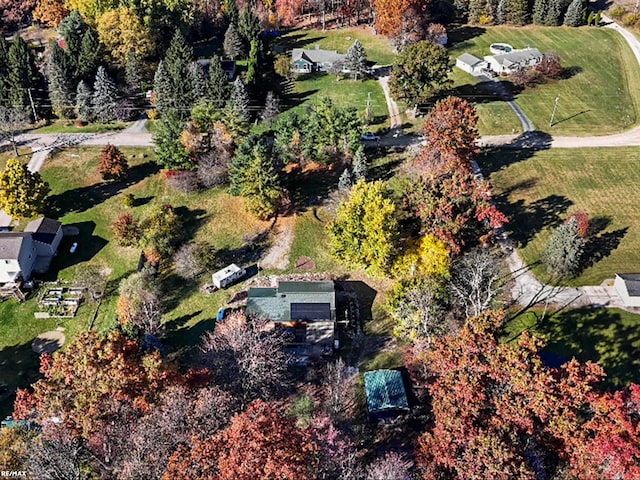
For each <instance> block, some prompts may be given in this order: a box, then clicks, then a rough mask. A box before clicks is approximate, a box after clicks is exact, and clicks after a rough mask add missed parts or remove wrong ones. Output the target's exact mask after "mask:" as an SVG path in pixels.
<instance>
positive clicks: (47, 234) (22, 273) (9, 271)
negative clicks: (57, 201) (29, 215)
mask: <svg viewBox="0 0 640 480" xmlns="http://www.w3.org/2000/svg"><path fill="white" fill-rule="evenodd" d="M62 236H63V232H62V224H61V223H60V222H58V221H57V220H52V219H51V218H46V217H42V218H39V219H37V220H34V221H32V222H29V223H28V224H27V226H26V228H25V230H24V232H0V284H2V283H10V282H16V281H18V280H20V279H22V280H30V279H31V276H32V275H33V273H34V272H37V273H44V272H46V271H47V270H48V268H49V265H50V264H51V261H52V260H53V257H54V256H55V255H56V253H57V252H58V247H59V246H60V242H61V241H62Z"/></svg>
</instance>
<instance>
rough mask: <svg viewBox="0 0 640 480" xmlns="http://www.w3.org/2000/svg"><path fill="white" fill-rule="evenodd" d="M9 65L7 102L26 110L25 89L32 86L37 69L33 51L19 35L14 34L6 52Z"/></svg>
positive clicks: (27, 103)
mask: <svg viewBox="0 0 640 480" xmlns="http://www.w3.org/2000/svg"><path fill="white" fill-rule="evenodd" d="M7 58H8V64H9V65H8V67H9V75H8V79H9V82H8V83H9V102H10V103H11V105H12V106H13V107H14V108H17V109H19V110H26V108H27V106H28V105H29V94H28V93H27V89H29V88H31V87H33V86H34V84H35V81H36V78H37V69H36V65H35V59H34V58H33V53H31V50H30V49H29V47H28V46H27V43H26V42H25V41H24V40H23V39H22V37H20V36H16V39H15V40H14V41H13V43H12V44H11V46H10V47H9V51H8V54H7Z"/></svg>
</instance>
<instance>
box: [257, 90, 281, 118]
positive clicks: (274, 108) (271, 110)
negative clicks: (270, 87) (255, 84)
mask: <svg viewBox="0 0 640 480" xmlns="http://www.w3.org/2000/svg"><path fill="white" fill-rule="evenodd" d="M279 114H280V99H279V98H278V97H276V96H275V95H274V93H273V92H272V91H269V93H267V99H266V100H265V105H264V110H263V111H262V115H261V117H262V121H263V122H265V123H268V124H269V125H271V123H272V122H273V121H274V120H275V119H276V117H277V116H278V115H279Z"/></svg>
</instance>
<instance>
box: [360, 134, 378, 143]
mask: <svg viewBox="0 0 640 480" xmlns="http://www.w3.org/2000/svg"><path fill="white" fill-rule="evenodd" d="M360 140H364V141H365V142H379V141H380V137H379V136H378V135H374V134H373V132H364V133H363V134H362V135H360Z"/></svg>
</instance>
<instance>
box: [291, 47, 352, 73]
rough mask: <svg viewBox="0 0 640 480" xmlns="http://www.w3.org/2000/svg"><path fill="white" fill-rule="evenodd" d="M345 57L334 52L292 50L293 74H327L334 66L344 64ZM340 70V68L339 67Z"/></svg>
mask: <svg viewBox="0 0 640 480" xmlns="http://www.w3.org/2000/svg"><path fill="white" fill-rule="evenodd" d="M345 56H346V55H344V54H342V53H338V52H337V51H335V50H321V49H320V48H319V47H318V45H316V48H315V49H304V48H294V49H293V51H292V52H291V71H292V72H293V73H312V72H328V71H329V70H330V69H331V67H333V66H334V65H335V64H342V63H344V58H345ZM340 70H342V67H340Z"/></svg>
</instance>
